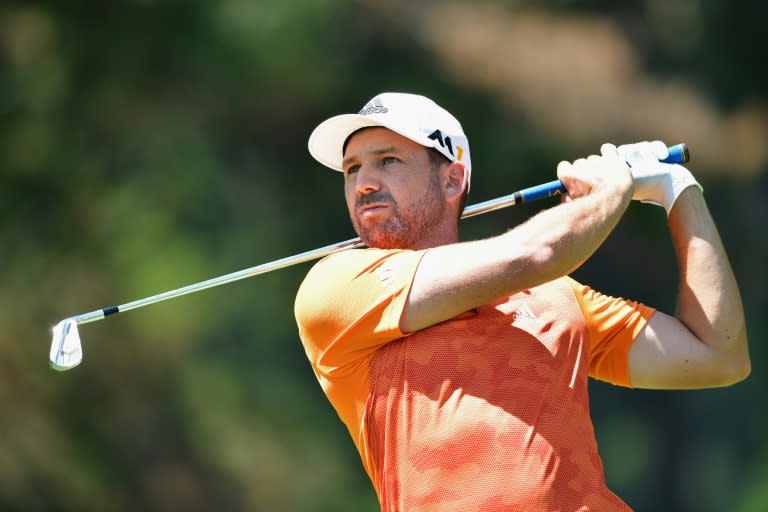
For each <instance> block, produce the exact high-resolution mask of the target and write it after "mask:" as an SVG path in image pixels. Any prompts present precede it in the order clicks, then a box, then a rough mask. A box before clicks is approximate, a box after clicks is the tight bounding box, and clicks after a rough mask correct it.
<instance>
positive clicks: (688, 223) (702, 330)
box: [669, 187, 747, 356]
mask: <svg viewBox="0 0 768 512" xmlns="http://www.w3.org/2000/svg"><path fill="white" fill-rule="evenodd" d="M669 224H670V230H671V233H672V240H673V243H674V245H675V249H676V251H677V255H678V259H679V263H680V292H679V299H678V305H677V313H676V316H677V318H678V319H679V320H680V321H681V322H682V323H684V324H685V325H686V327H688V329H690V330H691V332H692V333H693V334H694V335H695V336H696V337H698V338H699V339H700V340H701V341H702V342H703V343H705V344H707V345H708V346H710V347H711V348H713V349H715V350H718V351H722V352H729V353H734V352H735V353H737V354H742V355H744V356H746V354H747V336H746V327H745V322H744V310H743V306H742V302H741V295H740V293H739V288H738V285H737V283H736V278H735V277H734V275H733V270H732V269H731V265H730V263H729V261H728V256H727V255H726V252H725V249H724V247H723V244H722V241H721V240H720V236H719V234H718V231H717V228H716V227H715V223H714V221H713V220H712V217H711V215H710V213H709V210H708V209H707V206H706V203H705V202H704V198H703V197H702V194H701V192H700V191H699V190H698V189H697V188H695V187H690V188H688V189H686V190H685V191H684V192H683V193H682V194H681V195H680V197H679V199H678V201H677V202H676V203H675V205H674V207H673V208H672V210H671V211H670V214H669Z"/></svg>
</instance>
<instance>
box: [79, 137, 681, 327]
mask: <svg viewBox="0 0 768 512" xmlns="http://www.w3.org/2000/svg"><path fill="white" fill-rule="evenodd" d="M668 150H669V156H668V157H667V158H666V159H664V160H662V161H663V162H665V163H685V162H687V161H688V160H689V154H688V148H687V146H686V145H685V144H677V145H675V146H671V147H669V148H668ZM564 192H565V187H564V186H563V184H562V183H561V182H560V181H558V180H555V181H550V182H548V183H544V184H541V185H536V186H534V187H529V188H525V189H523V190H519V191H517V192H513V193H511V194H508V195H506V196H502V197H499V198H496V199H491V200H489V201H484V202H482V203H477V204H474V205H471V206H468V207H466V208H465V209H464V213H463V214H462V215H461V218H462V219H466V218H469V217H475V216H477V215H482V214H484V213H488V212H492V211H494V210H499V209H501V208H506V207H508V206H513V205H516V204H520V203H526V202H532V201H538V200H540V199H545V198H547V197H551V196H553V195H557V194H560V193H564ZM364 245H365V244H363V241H362V240H360V238H351V239H349V240H346V241H344V242H338V243H335V244H331V245H326V246H325V247H320V248H318V249H313V250H311V251H307V252H303V253H300V254H296V255H294V256H288V257H286V258H282V259H279V260H275V261H272V262H269V263H263V264H261V265H256V266H255V267H250V268H246V269H244V270H240V271H238V272H232V273H231V274H225V275H223V276H219V277H214V278H212V279H208V280H207V281H201V282H199V283H195V284H191V285H188V286H184V287H182V288H176V289H175V290H170V291H167V292H164V293H160V294H157V295H152V296H151V297H146V298H143V299H138V300H135V301H133V302H127V303H125V304H121V305H119V306H111V307H108V308H104V309H97V310H95V311H90V312H88V313H83V314H81V315H78V316H74V317H71V319H72V320H74V321H76V322H77V323H78V325H79V324H87V323H90V322H95V321H97V320H101V319H103V318H105V317H107V316H110V315H113V314H115V313H123V312H125V311H129V310H131V309H137V308H141V307H144V306H149V305H150V304H155V303H157V302H162V301H165V300H168V299H173V298H175V297H181V296H182V295H188V294H190V293H195V292H199V291H202V290H206V289H208V288H213V287H215V286H221V285H223V284H228V283H233V282H235V281H239V280H241V279H245V278H248V277H253V276H257V275H259V274H264V273H266V272H271V271H273V270H279V269H281V268H286V267H290V266H293V265H298V264H300V263H304V262H307V261H312V260H317V259H320V258H324V257H325V256H328V255H331V254H333V253H336V252H340V251H346V250H348V249H354V248H357V247H362V246H364Z"/></svg>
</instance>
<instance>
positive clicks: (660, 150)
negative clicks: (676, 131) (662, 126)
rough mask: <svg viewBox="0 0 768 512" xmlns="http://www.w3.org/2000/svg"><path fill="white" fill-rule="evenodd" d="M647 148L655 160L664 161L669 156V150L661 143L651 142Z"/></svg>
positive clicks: (658, 141) (657, 141)
mask: <svg viewBox="0 0 768 512" xmlns="http://www.w3.org/2000/svg"><path fill="white" fill-rule="evenodd" d="M649 146H650V148H651V151H652V152H653V154H654V155H655V156H656V158H657V159H659V160H664V159H665V158H667V157H668V156H669V150H668V149H667V145H666V144H664V143H663V142H662V141H660V140H655V141H653V142H650V143H649Z"/></svg>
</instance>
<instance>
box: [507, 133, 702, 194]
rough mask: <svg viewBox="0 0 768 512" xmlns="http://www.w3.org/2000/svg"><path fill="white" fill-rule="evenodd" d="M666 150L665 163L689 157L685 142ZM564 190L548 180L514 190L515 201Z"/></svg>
mask: <svg viewBox="0 0 768 512" xmlns="http://www.w3.org/2000/svg"><path fill="white" fill-rule="evenodd" d="M667 151H669V155H668V156H667V158H665V159H663V160H661V161H662V162H663V163H665V164H684V163H687V162H688V161H689V160H690V159H691V156H690V154H689V153H688V146H687V145H686V144H685V143H682V144H675V145H674V146H670V147H668V148H667ZM565 192H566V190H565V187H564V186H563V184H562V183H560V180H555V181H550V182H549V183H543V184H541V185H536V186H535V187H530V188H526V189H523V190H521V191H519V192H516V193H515V203H528V202H531V201H538V200H539V199H546V198H547V197H552V196H554V195H558V194H564V193H565Z"/></svg>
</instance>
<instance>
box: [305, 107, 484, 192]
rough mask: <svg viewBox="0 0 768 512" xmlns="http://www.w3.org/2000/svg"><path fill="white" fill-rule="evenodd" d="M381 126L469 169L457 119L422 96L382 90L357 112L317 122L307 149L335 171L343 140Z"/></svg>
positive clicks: (464, 141)
mask: <svg viewBox="0 0 768 512" xmlns="http://www.w3.org/2000/svg"><path fill="white" fill-rule="evenodd" d="M370 126H381V127H384V128H388V129H390V130H392V131H393V132H395V133H398V134H400V135H402V136H403V137H406V138H408V139H411V140H412V141H414V142H416V143H418V144H421V145H422V146H424V147H428V148H434V149H436V150H437V151H439V152H440V153H441V154H443V155H444V156H445V157H446V158H448V160H450V161H452V162H457V161H458V162H462V163H463V164H464V166H465V167H466V169H467V175H468V177H469V176H471V173H472V163H471V160H470V156H469V141H468V140H467V136H466V135H465V134H464V130H463V129H462V127H461V124H460V123H459V121H458V120H457V119H456V118H455V117H453V116H452V115H451V114H450V113H449V112H448V111H447V110H445V109H444V108H442V107H440V106H439V105H438V104H437V103H435V102H434V101H432V100H430V99H429V98H427V97H425V96H420V95H417V94H407V93H397V92H385V93H381V94H379V95H377V96H375V97H374V98H373V99H371V100H370V101H369V102H367V103H366V104H365V106H364V107H363V108H362V109H360V111H359V112H358V113H357V114H342V115H339V116H335V117H332V118H330V119H327V120H325V121H323V122H322V123H320V125H319V126H318V127H317V128H315V130H314V131H313V132H312V134H311V135H310V137H309V144H308V146H309V152H310V154H311V155H312V156H313V157H314V158H315V159H316V160H317V161H318V162H320V163H321V164H323V165H325V166H327V167H330V168H331V169H334V170H337V171H343V169H342V167H341V163H342V160H343V159H344V155H343V147H344V143H345V141H346V140H347V138H349V136H350V135H352V133H354V132H356V131H357V130H359V129H361V128H366V127H370Z"/></svg>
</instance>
